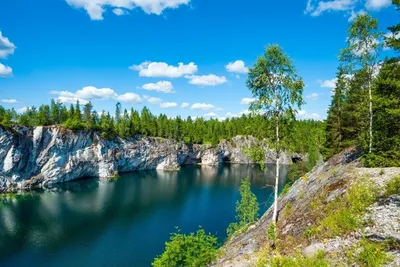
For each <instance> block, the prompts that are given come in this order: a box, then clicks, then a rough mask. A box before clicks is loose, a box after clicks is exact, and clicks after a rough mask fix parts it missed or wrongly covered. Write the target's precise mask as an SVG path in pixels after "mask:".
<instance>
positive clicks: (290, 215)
mask: <svg viewBox="0 0 400 267" xmlns="http://www.w3.org/2000/svg"><path fill="white" fill-rule="evenodd" d="M360 156H361V154H360V151H359V150H356V149H348V150H346V151H344V152H342V153H341V154H338V155H336V156H334V157H333V158H331V159H330V160H329V161H328V162H325V163H321V164H319V165H317V166H316V167H315V168H314V169H313V170H312V172H310V173H308V174H307V175H306V176H304V177H302V178H301V179H299V180H297V181H296V182H295V183H294V184H293V185H292V187H291V189H290V190H289V191H288V192H287V193H286V194H284V195H283V196H280V197H279V199H278V226H277V227H278V237H279V238H280V242H281V245H282V247H283V248H282V251H280V252H281V253H287V252H288V251H287V250H288V248H287V247H290V249H291V250H293V251H301V252H302V254H303V255H304V256H305V257H312V256H314V255H315V254H316V253H317V252H318V251H324V252H325V253H326V255H328V256H332V258H330V260H333V262H330V266H350V265H346V263H345V264H344V265H343V261H342V260H343V258H344V257H345V255H346V251H347V250H348V249H349V248H351V247H354V246H355V244H357V242H359V241H360V240H362V239H363V237H365V238H367V239H368V240H370V241H374V242H378V241H380V242H381V241H388V240H390V241H391V242H394V243H397V244H400V221H399V216H400V208H399V207H400V195H399V194H395V195H393V196H390V197H384V196H381V197H380V198H379V199H380V200H379V201H378V202H376V203H374V204H373V205H371V206H370V207H368V208H367V212H366V214H365V217H363V220H364V221H366V222H368V225H367V226H366V227H365V229H357V230H356V231H354V232H351V233H350V234H348V235H343V236H337V237H335V238H331V239H324V240H318V239H317V238H315V237H312V238H310V239H307V238H305V237H304V236H305V235H304V233H305V232H306V230H307V229H309V227H310V225H312V222H313V219H315V216H314V214H313V213H312V208H311V206H312V205H313V203H316V202H315V201H316V199H317V198H318V197H321V196H323V198H322V200H321V201H322V204H321V205H327V204H328V203H329V202H331V201H334V200H335V199H337V198H340V197H341V196H343V195H344V194H345V193H346V191H347V189H348V187H349V186H350V185H351V184H353V183H354V182H356V181H358V180H359V179H363V178H364V177H368V178H371V180H372V181H373V186H374V188H375V190H376V191H377V192H379V194H380V195H381V194H382V192H383V191H384V190H385V187H386V185H387V183H388V182H389V181H390V180H391V179H393V178H394V177H396V176H400V168H384V169H382V168H371V169H370V168H361V160H360ZM287 207H290V209H288V208H287ZM285 210H286V214H285ZM288 210H290V212H288ZM272 214H273V208H272V207H271V208H269V209H268V211H267V212H266V213H265V214H264V215H263V216H262V217H261V218H260V219H259V220H258V221H257V222H256V223H255V224H253V225H251V226H250V227H249V228H248V230H247V231H246V232H244V233H242V234H240V235H238V236H235V237H233V238H231V239H230V240H228V241H227V243H226V244H225V245H224V246H223V247H222V249H221V251H220V253H219V255H220V256H219V258H218V260H217V261H216V262H215V263H214V264H213V265H212V266H219V267H221V266H224V267H228V266H229V267H233V266H234V267H241V266H243V267H244V266H246V267H248V266H258V265H257V261H258V260H259V259H260V257H262V253H261V252H262V250H263V249H264V248H266V247H267V246H269V244H270V243H269V240H268V238H267V235H266V232H267V229H268V228H269V225H270V223H271V221H272ZM290 240H292V241H290ZM285 242H286V243H285ZM290 242H291V243H290ZM397 248H398V247H397ZM285 249H286V250H285ZM260 253H261V254H260ZM388 254H390V255H392V256H393V260H394V261H393V262H391V263H388V264H387V266H400V252H399V251H398V249H394V250H393V249H392V250H391V251H389V252H388ZM335 257H336V258H335ZM335 261H338V262H335ZM351 266H353V265H351ZM354 266H355V265H354ZM357 266H358V265H357Z"/></svg>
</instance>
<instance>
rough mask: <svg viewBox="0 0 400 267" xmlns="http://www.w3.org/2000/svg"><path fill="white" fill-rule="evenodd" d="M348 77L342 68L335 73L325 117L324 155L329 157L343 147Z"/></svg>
mask: <svg viewBox="0 0 400 267" xmlns="http://www.w3.org/2000/svg"><path fill="white" fill-rule="evenodd" d="M347 84H348V79H347V77H346V75H345V73H344V71H343V69H342V68H339V71H338V73H337V82H336V87H335V89H334V94H333V96H332V101H331V105H330V106H329V110H328V117H327V119H326V143H325V148H326V150H325V151H324V154H325V157H326V158H329V157H331V156H332V155H334V154H337V153H339V152H340V151H341V150H342V149H343V128H342V127H343V105H344V102H345V97H346V91H347V89H346V87H347Z"/></svg>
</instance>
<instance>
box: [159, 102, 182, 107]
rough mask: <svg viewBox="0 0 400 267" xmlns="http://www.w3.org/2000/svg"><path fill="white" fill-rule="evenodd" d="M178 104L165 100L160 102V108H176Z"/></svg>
mask: <svg viewBox="0 0 400 267" xmlns="http://www.w3.org/2000/svg"><path fill="white" fill-rule="evenodd" d="M177 106H178V104H177V103H175V102H164V103H161V104H160V108H176V107H177Z"/></svg>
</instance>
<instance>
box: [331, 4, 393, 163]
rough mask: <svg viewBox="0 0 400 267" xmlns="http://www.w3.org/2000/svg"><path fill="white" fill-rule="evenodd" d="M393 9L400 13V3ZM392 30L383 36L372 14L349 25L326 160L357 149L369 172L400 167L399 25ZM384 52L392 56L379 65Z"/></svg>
mask: <svg viewBox="0 0 400 267" xmlns="http://www.w3.org/2000/svg"><path fill="white" fill-rule="evenodd" d="M393 4H394V5H396V7H397V10H398V11H399V10H400V0H393ZM388 29H389V31H390V34H386V35H384V34H382V33H381V32H379V30H378V21H377V20H376V19H375V18H373V17H371V16H370V15H369V14H363V15H359V16H358V17H357V18H356V19H355V20H354V22H353V23H352V24H351V25H350V28H349V31H348V38H347V47H345V48H344V49H343V50H342V51H341V53H340V56H339V59H340V65H339V67H338V71H337V82H336V87H335V88H334V94H333V97H332V101H331V105H330V107H329V110H328V117H327V120H326V142H325V145H324V156H325V157H326V158H329V157H331V156H332V155H334V154H336V153H339V152H340V151H341V150H343V149H344V148H346V147H349V146H358V147H361V148H363V151H364V156H363V162H364V165H365V166H367V167H392V166H397V167H398V166H400V57H399V52H400V38H399V35H400V23H399V24H397V25H394V26H392V27H389V28H388ZM385 47H386V48H390V49H392V50H393V54H394V56H392V57H386V58H385V59H384V60H381V58H380V52H381V51H382V49H383V48H385Z"/></svg>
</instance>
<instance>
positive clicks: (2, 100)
mask: <svg viewBox="0 0 400 267" xmlns="http://www.w3.org/2000/svg"><path fill="white" fill-rule="evenodd" d="M0 101H1V102H3V103H7V104H16V103H18V101H17V100H15V99H1V100H0Z"/></svg>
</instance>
